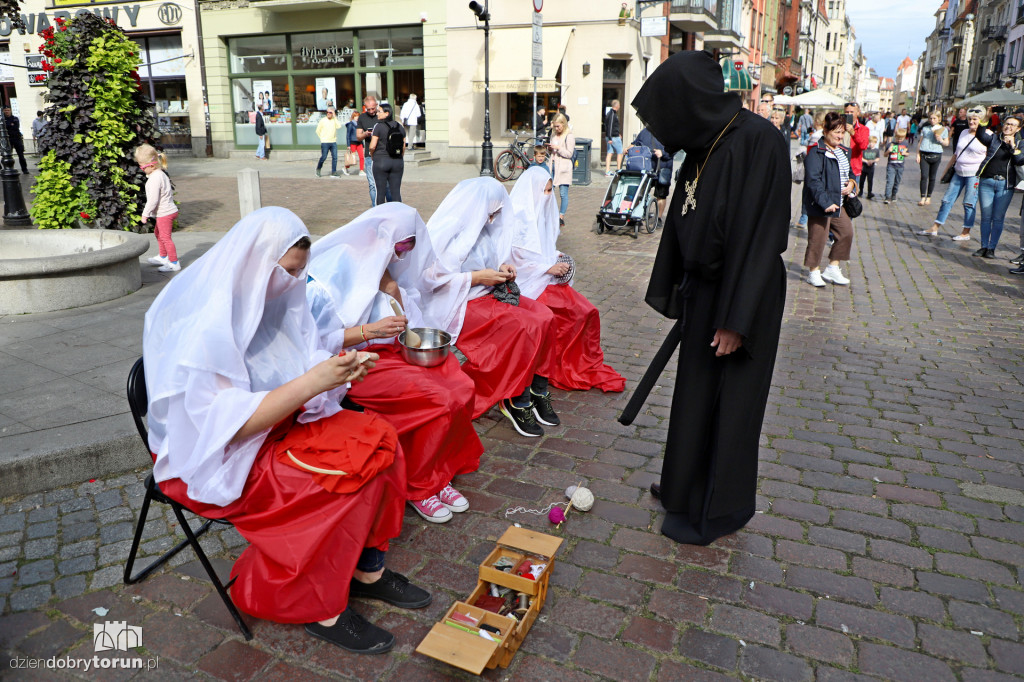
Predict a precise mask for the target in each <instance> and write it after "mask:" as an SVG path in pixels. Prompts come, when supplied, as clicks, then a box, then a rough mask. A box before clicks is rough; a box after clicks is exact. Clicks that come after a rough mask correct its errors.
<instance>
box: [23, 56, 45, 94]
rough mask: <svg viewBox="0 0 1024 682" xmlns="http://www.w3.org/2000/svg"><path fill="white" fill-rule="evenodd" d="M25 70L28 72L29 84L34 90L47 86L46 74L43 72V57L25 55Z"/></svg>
mask: <svg viewBox="0 0 1024 682" xmlns="http://www.w3.org/2000/svg"><path fill="white" fill-rule="evenodd" d="M25 70H26V71H27V72H28V84H29V85H30V86H32V87H33V88H36V87H42V86H44V85H46V72H45V71H43V55H41V54H27V55H25Z"/></svg>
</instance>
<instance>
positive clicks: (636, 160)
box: [597, 147, 660, 239]
mask: <svg viewBox="0 0 1024 682" xmlns="http://www.w3.org/2000/svg"><path fill="white" fill-rule="evenodd" d="M657 162H660V159H657V158H655V157H654V154H653V153H652V152H651V149H650V148H649V147H631V148H630V149H629V151H628V152H627V153H626V162H625V164H624V166H623V168H622V169H620V170H617V171H615V175H614V177H612V180H611V182H610V183H609V184H608V191H607V192H605V195H604V201H603V202H602V204H601V208H600V210H598V212H597V233H598V234H602V233H604V231H605V230H608V231H611V230H632V237H633V239H636V238H637V235H639V234H640V227H641V226H643V228H644V229H645V230H647V233H648V234H651V233H653V232H654V230H655V229H657V227H658V202H657V201H656V200H655V198H654V185H655V183H656V182H657V179H658V163H657Z"/></svg>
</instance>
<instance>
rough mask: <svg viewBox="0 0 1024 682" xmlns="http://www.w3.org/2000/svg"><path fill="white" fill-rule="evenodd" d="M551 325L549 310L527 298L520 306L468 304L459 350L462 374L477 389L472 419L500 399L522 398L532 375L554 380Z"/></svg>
mask: <svg viewBox="0 0 1024 682" xmlns="http://www.w3.org/2000/svg"><path fill="white" fill-rule="evenodd" d="M553 322H554V315H553V314H552V313H551V311H550V310H549V309H548V308H546V307H545V306H542V305H540V304H539V303H537V301H535V300H533V299H532V298H527V297H525V296H521V297H520V298H519V305H518V306H513V305H509V304H507V303H502V302H501V301H499V300H498V299H496V298H494V297H493V296H490V295H488V296H481V297H480V298H474V299H473V300H471V301H470V302H469V303H467V304H466V317H465V320H464V321H463V323H462V333H461V334H460V335H459V338H458V340H457V341H456V345H457V346H458V348H459V350H460V351H462V354H463V355H465V356H466V362H465V363H463V365H462V371H463V372H465V373H466V375H467V376H469V378H470V379H472V380H473V384H474V386H475V387H476V399H475V401H474V404H473V418H474V419H476V418H477V417H479V416H480V415H482V414H483V413H484V412H486V411H487V410H489V409H491V406H492V405H494V404H496V403H497V402H498V401H499V400H503V399H505V398H511V397H513V396H517V395H520V394H522V392H523V390H525V389H526V387H527V386H529V385H530V382H531V381H533V375H534V374H540V375H542V376H549V375H550V372H551V371H553V367H552V365H553V359H552V358H551V352H550V350H551V336H552V326H551V325H552V323H553Z"/></svg>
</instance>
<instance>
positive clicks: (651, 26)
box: [640, 17, 668, 38]
mask: <svg viewBox="0 0 1024 682" xmlns="http://www.w3.org/2000/svg"><path fill="white" fill-rule="evenodd" d="M667 35H668V17H642V18H641V19H640V37H641V38H661V37H662V36H667Z"/></svg>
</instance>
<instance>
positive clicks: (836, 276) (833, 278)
mask: <svg viewBox="0 0 1024 682" xmlns="http://www.w3.org/2000/svg"><path fill="white" fill-rule="evenodd" d="M821 279H823V280H825V281H826V282H832V284H849V283H850V280H849V279H847V278H846V277H844V276H843V271H842V270H840V269H839V266H838V265H830V266H828V267H827V268H825V272H823V273H821Z"/></svg>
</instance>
